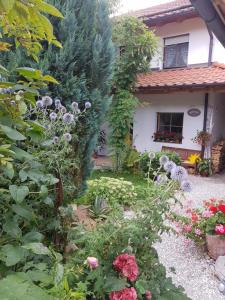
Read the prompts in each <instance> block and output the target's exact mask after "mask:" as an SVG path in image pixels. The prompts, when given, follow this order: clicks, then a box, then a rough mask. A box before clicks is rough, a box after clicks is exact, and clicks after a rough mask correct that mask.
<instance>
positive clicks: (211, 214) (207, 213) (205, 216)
mask: <svg viewBox="0 0 225 300" xmlns="http://www.w3.org/2000/svg"><path fill="white" fill-rule="evenodd" d="M202 216H203V218H211V217H212V216H213V213H212V212H211V211H210V210H205V211H203V213H202Z"/></svg>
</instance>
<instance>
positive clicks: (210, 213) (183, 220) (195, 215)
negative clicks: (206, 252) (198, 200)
mask: <svg viewBox="0 0 225 300" xmlns="http://www.w3.org/2000/svg"><path fill="white" fill-rule="evenodd" d="M173 219H174V220H175V225H176V228H177V232H178V233H179V234H183V235H185V236H186V237H187V238H188V239H192V240H194V241H195V242H197V243H199V244H204V243H205V242H206V234H210V235H221V236H224V237H225V201H224V200H216V199H210V200H208V201H204V205H203V207H201V208H197V209H193V208H192V207H191V206H189V207H187V208H186V210H185V215H184V216H179V215H177V214H173Z"/></svg>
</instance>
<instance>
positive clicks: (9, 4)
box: [0, 0, 15, 13]
mask: <svg viewBox="0 0 225 300" xmlns="http://www.w3.org/2000/svg"><path fill="white" fill-rule="evenodd" d="M14 4H15V0H1V1H0V8H1V10H4V11H5V12H7V13H8V12H9V11H10V10H11V9H12V8H13V6H14Z"/></svg>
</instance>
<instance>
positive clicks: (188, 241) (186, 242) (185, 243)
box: [184, 239, 191, 247]
mask: <svg viewBox="0 0 225 300" xmlns="http://www.w3.org/2000/svg"><path fill="white" fill-rule="evenodd" d="M190 244H191V240H190V239H185V240H184V245H185V246H186V247H188V246H189V245H190Z"/></svg>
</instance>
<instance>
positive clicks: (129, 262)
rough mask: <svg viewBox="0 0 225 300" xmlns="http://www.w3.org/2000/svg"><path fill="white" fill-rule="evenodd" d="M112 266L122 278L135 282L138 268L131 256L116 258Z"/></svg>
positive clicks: (123, 255)
mask: <svg viewBox="0 0 225 300" xmlns="http://www.w3.org/2000/svg"><path fill="white" fill-rule="evenodd" d="M113 266H114V268H115V270H116V271H117V272H119V273H120V274H121V275H122V276H124V277H126V278H128V279H129V280H130V281H132V282H133V281H135V280H136V279H137V276H138V266H137V263H136V260H135V257H134V256H133V255H129V254H127V253H124V254H121V255H119V256H117V258H116V259H115V260H114V262H113Z"/></svg>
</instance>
